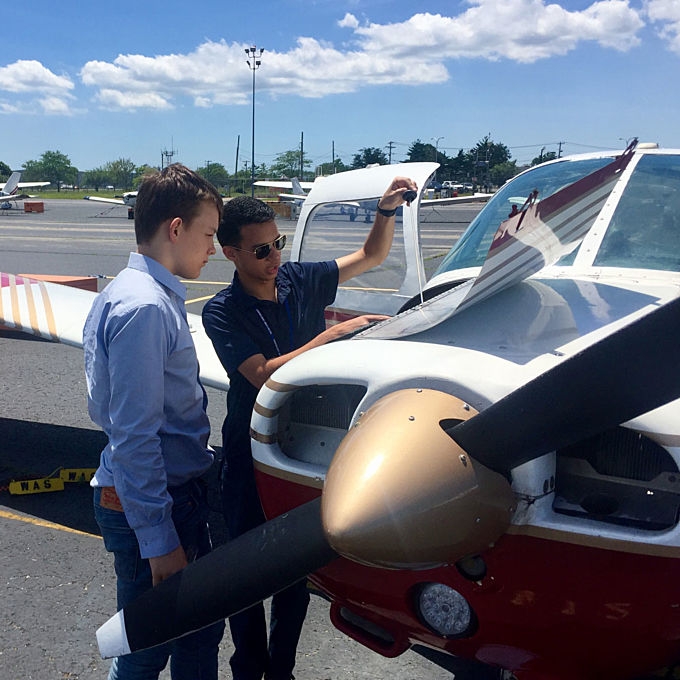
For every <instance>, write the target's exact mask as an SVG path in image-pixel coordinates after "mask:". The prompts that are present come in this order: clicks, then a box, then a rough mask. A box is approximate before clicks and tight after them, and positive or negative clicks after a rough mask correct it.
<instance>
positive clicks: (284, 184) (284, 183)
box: [255, 179, 314, 189]
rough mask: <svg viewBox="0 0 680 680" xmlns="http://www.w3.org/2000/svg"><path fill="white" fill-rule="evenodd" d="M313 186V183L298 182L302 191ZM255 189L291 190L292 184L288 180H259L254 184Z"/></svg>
mask: <svg viewBox="0 0 680 680" xmlns="http://www.w3.org/2000/svg"><path fill="white" fill-rule="evenodd" d="M313 185H314V182H300V186H301V187H302V188H303V189H311V188H312V186H313ZM255 186H256V187H267V188H269V189H292V188H293V182H291V181H290V180H285V179H281V180H269V179H261V180H258V181H257V182H255Z"/></svg>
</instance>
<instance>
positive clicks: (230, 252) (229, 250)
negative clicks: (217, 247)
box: [222, 246, 236, 262]
mask: <svg viewBox="0 0 680 680" xmlns="http://www.w3.org/2000/svg"><path fill="white" fill-rule="evenodd" d="M222 252H223V253H224V257H226V258H227V260H231V261H232V262H233V261H234V259H235V258H236V249H235V248H234V247H233V246H222Z"/></svg>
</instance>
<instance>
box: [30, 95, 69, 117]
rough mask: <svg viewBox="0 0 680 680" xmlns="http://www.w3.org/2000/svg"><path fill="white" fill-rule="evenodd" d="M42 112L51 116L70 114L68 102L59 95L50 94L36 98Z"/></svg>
mask: <svg viewBox="0 0 680 680" xmlns="http://www.w3.org/2000/svg"><path fill="white" fill-rule="evenodd" d="M38 103H39V104H40V106H42V109H43V111H44V113H48V114H50V115H53V116H70V115H71V114H72V111H71V108H70V106H69V102H68V101H66V100H65V99H62V98H61V97H54V96H52V95H50V96H47V97H43V98H41V99H39V100H38Z"/></svg>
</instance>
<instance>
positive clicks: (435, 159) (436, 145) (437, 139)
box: [430, 136, 444, 182]
mask: <svg viewBox="0 0 680 680" xmlns="http://www.w3.org/2000/svg"><path fill="white" fill-rule="evenodd" d="M430 139H431V140H433V141H434V162H435V163H437V162H438V161H437V155H438V154H437V147H438V146H439V140H440V139H444V137H443V136H442V137H430ZM434 181H435V182H436V181H437V171H436V170H435V171H434Z"/></svg>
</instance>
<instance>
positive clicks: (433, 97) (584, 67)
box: [0, 0, 680, 171]
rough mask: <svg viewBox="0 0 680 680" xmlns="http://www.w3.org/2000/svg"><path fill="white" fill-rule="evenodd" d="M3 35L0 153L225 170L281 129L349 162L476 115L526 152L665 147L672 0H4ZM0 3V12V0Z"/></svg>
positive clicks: (453, 127) (279, 144) (677, 42)
mask: <svg viewBox="0 0 680 680" xmlns="http://www.w3.org/2000/svg"><path fill="white" fill-rule="evenodd" d="M9 13H10V14H11V15H12V16H11V17H9V19H10V20H9V21H8V23H7V26H6V28H5V30H3V37H2V46H1V48H0V126H2V135H1V136H0V139H2V145H1V149H0V160H2V161H4V162H6V163H7V164H8V165H10V166H11V167H12V168H19V167H21V165H22V164H23V163H24V162H25V161H26V160H29V159H37V158H38V157H39V156H40V155H41V154H42V153H43V152H44V151H46V150H59V151H62V152H63V153H66V154H67V155H68V156H69V158H70V159H71V162H72V163H73V164H74V165H75V166H77V167H78V168H79V169H81V170H88V169H91V168H93V167H96V166H98V165H102V164H104V163H106V162H107V161H111V160H115V159H116V158H120V157H125V158H131V159H132V160H133V161H134V162H135V163H136V164H142V163H149V164H155V165H158V164H159V163H160V154H161V149H163V148H168V149H169V148H171V145H174V148H175V149H177V151H178V153H177V154H176V155H175V160H179V161H180V162H183V163H185V164H186V165H188V166H189V167H192V168H195V167H197V166H199V165H203V164H204V163H205V162H206V161H208V160H209V161H213V162H220V163H223V164H224V165H225V167H227V169H228V170H230V171H232V170H233V168H234V163H235V155H236V144H237V138H238V136H239V135H240V159H239V163H240V167H243V161H249V160H250V155H251V113H252V109H251V86H252V81H251V72H250V70H249V69H248V66H247V64H246V55H245V53H244V48H245V47H247V46H249V45H251V44H256V45H257V46H258V47H264V48H265V52H264V55H263V57H262V66H261V68H260V69H259V70H258V71H257V74H256V84H257V92H256V140H255V160H256V163H262V162H265V163H267V164H270V163H271V162H272V161H273V160H274V158H275V156H276V155H277V154H278V153H281V152H283V151H287V150H289V149H295V148H296V147H297V145H298V144H299V141H300V133H301V132H304V142H305V151H306V152H307V153H308V155H309V157H310V158H311V159H312V160H313V161H314V163H321V162H325V161H330V159H331V149H332V143H333V142H335V150H336V156H339V157H340V158H342V159H343V160H344V161H345V162H346V163H349V162H351V159H352V155H353V154H355V153H356V152H357V151H358V150H359V149H360V148H362V147H367V146H377V147H385V146H386V145H387V144H388V143H389V142H390V141H392V142H394V143H395V147H394V151H393V161H397V160H402V159H403V158H404V156H405V154H406V152H407V149H408V146H409V144H410V143H411V142H413V141H414V140H415V139H420V140H422V141H424V142H432V143H433V140H434V139H437V138H440V139H439V142H438V143H439V148H442V149H444V150H445V151H446V152H447V153H449V154H455V153H456V152H457V150H458V149H459V148H464V149H467V148H470V147H471V146H474V145H475V144H476V142H477V141H478V140H479V139H481V138H482V137H484V136H485V135H486V134H489V133H490V134H491V137H492V139H493V140H494V141H497V142H503V143H504V144H506V145H508V146H509V147H510V149H511V152H512V157H513V158H515V159H516V160H518V161H519V162H526V161H529V160H531V158H533V157H534V156H536V155H538V153H539V152H540V150H541V147H543V146H545V147H546V151H557V143H558V142H560V141H562V142H564V144H563V152H565V153H579V152H584V151H590V150H593V149H596V148H597V149H600V148H607V149H609V148H617V147H619V146H620V145H621V144H622V142H621V138H624V139H625V138H629V137H632V136H638V137H639V138H640V140H641V141H656V142H659V143H660V144H661V145H662V146H667V147H678V146H680V139H678V136H679V134H680V133H679V132H678V125H677V117H678V112H679V111H680V107H679V104H680V82H679V78H678V74H679V73H680V0H601V1H599V2H592V1H591V0H559V1H558V2H556V3H552V4H551V3H549V2H545V1H543V0H473V1H469V2H459V1H449V2H444V1H439V0H428V1H422V0H421V1H420V2H416V3H414V2H412V1H411V2H405V1H402V0H393V1H388V0H370V1H369V0H350V1H345V0H333V1H331V0H276V1H271V0H261V1H260V2H259V3H254V2H248V3H241V2H239V3H233V2H229V3H227V2H210V1H208V0H192V1H191V2H187V0H184V1H183V2H177V1H176V0H163V1H160V0H144V1H143V2H139V1H137V2H127V1H122V2H117V3H76V2H69V1H68V0H67V1H66V2H62V3H55V2H53V1H52V2H46V1H44V0H36V1H34V2H32V3H31V4H30V8H27V10H26V11H24V10H20V9H19V8H16V7H15V8H14V9H11V10H10V11H9ZM5 17H6V18H8V17H7V12H5Z"/></svg>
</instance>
